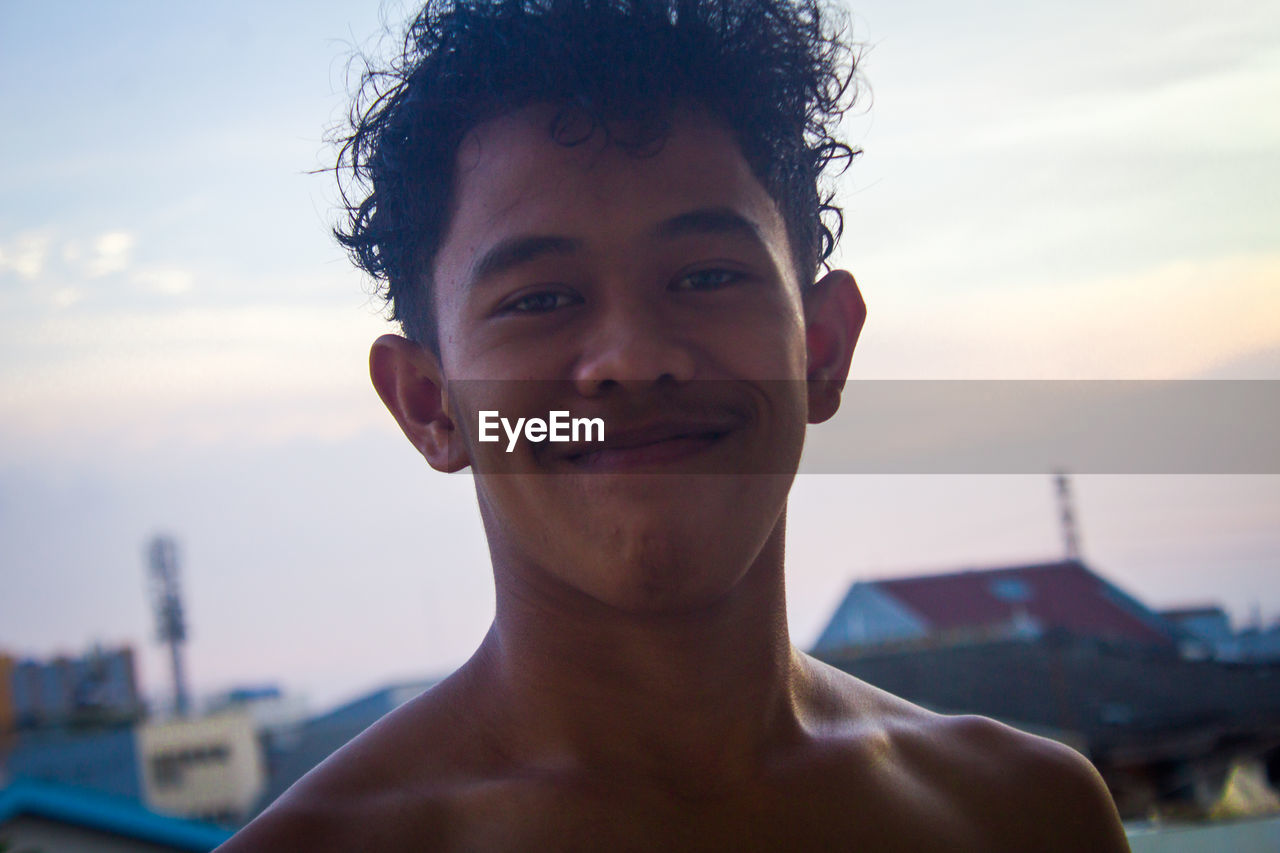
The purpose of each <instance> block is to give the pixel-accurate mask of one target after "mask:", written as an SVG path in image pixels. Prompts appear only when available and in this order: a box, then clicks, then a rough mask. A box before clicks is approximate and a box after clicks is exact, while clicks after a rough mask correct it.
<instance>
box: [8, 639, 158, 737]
mask: <svg viewBox="0 0 1280 853" xmlns="http://www.w3.org/2000/svg"><path fill="white" fill-rule="evenodd" d="M0 677H4V679H5V686H4V687H3V688H0V722H3V721H4V720H5V719H8V720H9V721H10V725H11V727H16V728H31V727H36V726H56V725H63V724H68V723H83V722H104V721H127V720H134V719H137V718H138V717H139V716H141V714H142V710H143V707H142V702H141V700H140V699H139V697H138V680H137V676H136V674H135V669H134V662H133V649H131V648H130V647H128V646H121V647H120V648H116V649H105V648H102V647H96V648H94V649H91V650H90V651H88V652H86V653H85V654H83V655H81V656H80V657H67V656H58V657H55V658H53V659H51V660H35V659H31V658H28V659H23V660H17V661H14V660H12V659H8V661H7V662H5V663H4V664H2V665H0Z"/></svg>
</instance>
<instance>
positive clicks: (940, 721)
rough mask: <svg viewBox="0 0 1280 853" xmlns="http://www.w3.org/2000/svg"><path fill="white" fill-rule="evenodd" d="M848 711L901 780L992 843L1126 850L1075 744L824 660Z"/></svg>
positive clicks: (1097, 781)
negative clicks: (930, 703)
mask: <svg viewBox="0 0 1280 853" xmlns="http://www.w3.org/2000/svg"><path fill="white" fill-rule="evenodd" d="M818 666H819V667H821V668H822V670H821V672H822V675H821V677H822V678H823V680H824V681H825V682H826V684H827V686H828V687H829V688H832V689H834V690H835V691H838V693H839V695H840V696H841V703H842V708H841V710H842V711H843V712H844V713H847V714H848V715H849V718H850V719H852V720H858V721H859V723H858V724H857V726H858V729H859V730H860V731H863V732H871V733H873V734H872V735H871V739H872V740H874V741H876V742H878V743H879V746H878V750H879V751H880V753H881V754H883V755H884V756H885V757H886V760H885V762H884V763H885V764H886V765H887V766H890V767H892V770H893V772H894V773H895V774H897V777H898V778H899V779H903V780H907V781H905V782H901V783H900V784H898V785H897V786H896V787H898V788H899V789H900V790H910V791H912V792H914V794H913V798H914V799H915V800H916V801H917V802H928V803H930V804H931V810H932V812H933V814H934V815H935V816H936V815H938V814H952V815H954V816H955V817H956V819H957V821H956V823H955V824H953V825H963V827H964V828H965V830H966V832H971V833H972V834H973V836H974V837H977V838H980V839H986V841H985V843H984V844H982V845H981V846H983V847H985V848H986V849H991V850H997V849H1009V850H1037V851H1057V850H1061V851H1078V850H1090V851H1099V853H1108V851H1125V850H1128V849H1129V848H1128V843H1127V842H1126V840H1125V836H1124V830H1123V827H1122V826H1121V824H1120V819H1119V816H1118V815H1117V813H1116V809H1115V805H1114V803H1113V801H1112V799H1111V795H1110V793H1109V792H1108V791H1107V788H1106V785H1105V784H1104V782H1103V781H1102V777H1101V776H1100V775H1099V773H1098V772H1097V770H1096V769H1095V768H1094V767H1093V765H1092V764H1091V763H1090V762H1089V761H1088V759H1086V758H1085V757H1084V756H1083V755H1081V754H1080V753H1078V752H1076V751H1075V750H1074V749H1071V748H1070V747H1068V746H1066V745H1064V744H1061V743H1058V742H1057V741H1053V740H1050V739H1048V738H1043V737H1039V736H1037V735H1032V734H1028V733H1027V732H1023V731H1020V730H1018V729H1015V728H1012V727H1011V726H1007V725H1005V724H1003V723H1000V722H997V721H995V720H991V719H988V718H986V717H980V716H976V715H947V714H940V713H935V712H933V711H930V710H928V709H925V708H922V707H920V706H918V705H914V704H912V703H910V702H907V701H906V700H904V699H901V698H899V697H897V696H893V695H892V694H889V693H886V692H884V691H882V690H880V689H878V688H876V687H873V686H871V685H869V684H866V683H865V682H862V681H860V680H858V679H856V678H853V677H852V676H849V675H847V674H846V673H843V672H840V671H838V670H834V669H832V668H830V667H826V665H825V664H818Z"/></svg>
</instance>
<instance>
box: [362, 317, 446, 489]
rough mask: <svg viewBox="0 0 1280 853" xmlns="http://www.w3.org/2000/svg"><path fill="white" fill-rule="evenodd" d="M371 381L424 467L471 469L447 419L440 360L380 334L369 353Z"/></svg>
mask: <svg viewBox="0 0 1280 853" xmlns="http://www.w3.org/2000/svg"><path fill="white" fill-rule="evenodd" d="M369 377H370V378H371V379H372V380H373V387H374V388H375V389H377V391H378V396H379V397H381V398H382V402H383V404H384V405H386V407H387V410H388V411H389V412H391V414H392V416H394V417H395V419H396V423H398V424H400V429H401V430H403V431H404V434H405V436H406V437H407V438H408V439H409V441H410V443H412V444H413V446H414V447H416V448H417V449H418V452H419V453H421V454H422V456H423V458H424V459H426V460H427V463H428V464H429V465H431V467H432V468H435V469H436V470H437V471H445V472H448V473H452V472H454V471H460V470H462V469H463V468H466V467H467V466H468V465H470V464H471V458H470V456H469V455H468V454H467V448H466V442H465V441H464V440H463V438H462V434H461V433H460V432H459V431H458V429H457V427H456V425H455V424H454V422H453V418H452V417H451V415H450V413H449V410H448V404H447V401H446V396H445V393H444V389H445V385H444V374H443V371H442V370H441V369H440V360H439V359H438V358H437V357H436V356H435V355H434V354H432V353H431V352H428V351H427V350H426V349H424V348H423V347H421V346H419V345H418V344H416V343H414V342H413V341H410V340H407V339H405V338H402V337H400V336H399V335H383V336H382V337H380V338H378V339H377V340H376V341H374V342H373V347H372V348H371V349H370V350H369Z"/></svg>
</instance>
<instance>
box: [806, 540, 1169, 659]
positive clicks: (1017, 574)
mask: <svg viewBox="0 0 1280 853" xmlns="http://www.w3.org/2000/svg"><path fill="white" fill-rule="evenodd" d="M1051 631H1063V632H1067V633H1069V634H1072V635H1076V636H1087V637H1096V638H1099V639H1104V640H1116V641H1121V642H1132V643H1137V644H1140V645H1148V646H1155V647H1162V648H1174V647H1176V646H1177V645H1178V643H1179V642H1180V640H1181V639H1182V636H1181V634H1180V633H1179V632H1178V630H1177V629H1176V627H1175V626H1173V625H1172V624H1171V623H1169V622H1167V621H1166V620H1164V619H1162V618H1161V617H1160V616H1159V614H1157V613H1155V612H1154V611H1153V610H1151V609H1150V608H1148V607H1147V606H1146V605H1144V604H1142V603H1141V602H1139V601H1138V600H1137V599H1135V598H1133V597H1132V596H1130V595H1128V594H1127V593H1125V592H1124V591H1123V590H1121V589H1119V588H1118V587H1116V586H1115V585H1114V584H1112V583H1110V582H1109V581H1107V580H1105V579H1103V578H1101V577H1099V576H1098V575H1097V574H1095V573H1093V572H1092V571H1090V570H1089V569H1088V568H1087V567H1086V566H1085V565H1084V564H1083V563H1081V562H1080V561H1078V560H1067V561H1064V562H1058V563H1043V564H1035V565H1028V566H1014V567H1010V568H999V569H969V570H965V571H959V572H948V573H945V574H933V575H920V576H915V577H904V578H893V579H888V580H878V581H860V582H858V583H855V584H853V585H852V586H851V587H850V588H849V591H848V593H847V594H846V595H845V597H844V600H843V601H842V602H841V603H840V606H839V607H838V608H837V609H836V612H835V614H834V615H833V616H832V617H831V621H830V622H828V623H827V626H826V628H825V629H824V630H823V631H822V634H821V635H820V636H819V638H818V642H817V644H816V645H815V646H814V649H813V651H814V654H817V655H823V654H834V653H838V652H841V651H842V650H846V649H854V648H861V647H867V646H878V645H885V644H907V645H912V644H921V643H924V644H928V643H931V642H932V643H947V642H953V641H961V640H965V639H974V640H976V639H981V638H986V639H995V638H1001V637H1008V638H1018V637H1022V638H1033V637H1037V636H1041V635H1042V634H1044V633H1046V632H1051Z"/></svg>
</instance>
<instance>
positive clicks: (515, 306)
mask: <svg viewBox="0 0 1280 853" xmlns="http://www.w3.org/2000/svg"><path fill="white" fill-rule="evenodd" d="M548 299H551V300H554V304H551V305H548V304H546V300H548ZM534 301H537V302H539V303H541V304H539V306H538V307H530V306H529V305H528V303H530V302H534ZM581 301H582V300H581V299H579V298H577V297H575V296H574V295H573V294H571V293H565V292H564V291H559V290H538V291H534V292H533V293H525V294H523V295H521V296H518V297H516V298H515V299H512V300H511V301H510V302H507V303H506V304H505V305H503V306H502V307H501V308H499V309H498V313H499V314H546V313H548V312H550V311H555V310H557V309H559V308H566V307H568V306H569V305H575V304H577V303H578V302H581ZM522 306H524V307H522Z"/></svg>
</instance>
